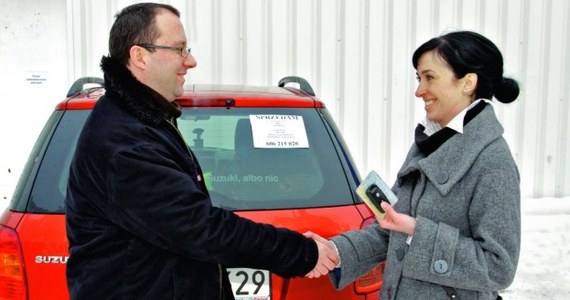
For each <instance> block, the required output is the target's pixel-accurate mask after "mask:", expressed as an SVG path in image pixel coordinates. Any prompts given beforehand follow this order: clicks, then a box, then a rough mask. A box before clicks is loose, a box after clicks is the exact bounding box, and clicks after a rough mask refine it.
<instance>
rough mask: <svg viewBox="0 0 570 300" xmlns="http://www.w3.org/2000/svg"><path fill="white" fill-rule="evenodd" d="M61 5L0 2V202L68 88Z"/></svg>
mask: <svg viewBox="0 0 570 300" xmlns="http://www.w3.org/2000/svg"><path fill="white" fill-rule="evenodd" d="M65 15H66V2H65V0H50V1H44V0H22V1H12V0H0V90H1V91H2V92H1V94H0V202H2V201H6V199H7V198H9V197H10V195H11V192H12V189H13V186H14V184H15V183H16V181H17V177H18V176H19V173H20V172H21V169H22V168H23V165H24V163H25V160H26V159H27V157H28V154H29V152H30V150H31V147H32V146H33V143H34V142H35V138H36V136H37V135H38V134H39V131H40V130H41V128H42V126H43V124H44V123H45V121H46V119H47V117H48V116H49V114H50V113H51V111H52V110H53V108H54V106H55V104H56V103H57V102H58V101H59V100H61V99H63V97H64V96H65V94H66V92H67V90H66V89H67V88H68V70H67V63H68V60H69V59H68V58H69V55H68V53H67V49H68V47H67V42H66V31H67V24H66V18H65Z"/></svg>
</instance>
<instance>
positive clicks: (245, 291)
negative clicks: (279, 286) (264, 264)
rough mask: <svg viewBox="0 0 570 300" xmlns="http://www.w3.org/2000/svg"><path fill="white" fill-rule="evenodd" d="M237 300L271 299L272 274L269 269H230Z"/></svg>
mask: <svg viewBox="0 0 570 300" xmlns="http://www.w3.org/2000/svg"><path fill="white" fill-rule="evenodd" d="M228 273H229V277H230V282H231V284H232V290H233V291H234V297H235V298H236V300H271V274H270V273H269V271H267V270H256V269H247V268H231V269H228Z"/></svg>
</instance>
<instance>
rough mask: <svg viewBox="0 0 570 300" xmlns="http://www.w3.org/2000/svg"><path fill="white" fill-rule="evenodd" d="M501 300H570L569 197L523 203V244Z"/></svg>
mask: <svg viewBox="0 0 570 300" xmlns="http://www.w3.org/2000/svg"><path fill="white" fill-rule="evenodd" d="M501 295H502V296H503V298H504V299H516V300H534V299H549V300H558V299H560V300H562V299H564V300H566V299H570V197H566V198H540V199H523V201H522V242H521V255H520V260H519V265H518V269H517V274H516V276H515V281H514V282H513V284H512V285H511V286H510V287H509V288H507V289H506V290H505V291H503V292H502V293H501Z"/></svg>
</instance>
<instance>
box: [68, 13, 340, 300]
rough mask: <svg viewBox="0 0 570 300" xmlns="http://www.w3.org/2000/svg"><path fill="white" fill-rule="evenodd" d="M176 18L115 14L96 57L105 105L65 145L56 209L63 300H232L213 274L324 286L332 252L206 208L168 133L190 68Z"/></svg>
mask: <svg viewBox="0 0 570 300" xmlns="http://www.w3.org/2000/svg"><path fill="white" fill-rule="evenodd" d="M187 47H188V45H187V39H186V33H185V31H184V28H183V26H182V23H181V21H180V19H179V12H178V11H177V10H176V9H175V8H173V7H171V6H168V5H162V4H154V3H141V4H135V5H132V6H129V7H126V8H125V9H123V10H122V11H121V12H120V13H119V14H118V15H117V17H116V20H115V23H114V24H113V27H112V28H111V32H110V40H109V56H107V57H103V59H102V61H101V68H102V70H103V72H104V76H105V86H106V94H105V96H104V97H102V98H101V99H100V100H99V101H98V103H97V104H96V106H95V107H94V109H93V111H92V113H91V115H90V117H89V119H88V120H87V122H86V124H85V127H84V128H83V131H82V133H81V136H80V138H79V141H78V144H77V150H76V153H75V157H74V159H73V162H72V164H71V168H70V175H69V184H68V191H67V198H66V226H67V235H68V239H69V252H70V257H69V260H68V262H67V281H68V287H69V292H70V297H71V299H82V300H84V299H208V300H210V299H233V294H232V291H231V286H230V283H229V280H228V276H227V272H226V269H225V268H224V266H226V265H229V266H239V267H251V268H262V269H268V270H270V271H272V272H274V273H276V274H278V275H280V276H283V277H294V276H303V275H305V274H307V273H309V272H311V274H315V273H318V274H325V273H327V272H328V270H329V269H331V268H333V267H334V265H335V263H334V262H333V261H332V260H331V258H332V257H335V254H334V253H332V251H331V250H330V249H329V248H327V247H325V246H323V245H322V243H320V242H319V243H316V242H315V241H313V240H312V239H309V238H306V237H304V236H303V235H301V234H299V233H296V232H293V231H290V230H288V229H284V228H275V227H272V226H270V225H266V224H257V223H254V222H252V221H250V220H247V219H244V218H240V217H238V216H237V215H235V214H233V213H232V212H229V211H226V210H223V209H220V208H216V207H212V205H211V202H210V198H209V196H208V192H207V190H206V187H205V185H204V181H203V179H202V178H203V177H202V172H201V169H200V166H199V164H198V162H197V161H196V159H195V157H194V156H193V154H192V152H191V151H190V149H189V148H188V147H187V146H186V144H185V143H184V141H183V139H182V137H181V136H180V134H179V132H178V130H177V128H176V118H177V117H178V116H179V115H180V108H179V107H178V106H177V105H176V104H175V102H173V101H174V99H175V97H176V96H180V95H182V93H183V84H184V76H185V75H186V72H187V71H188V69H191V68H194V67H196V60H195V59H194V57H193V56H192V54H191V53H190V50H189V49H187Z"/></svg>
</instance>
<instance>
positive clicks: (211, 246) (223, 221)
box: [108, 144, 318, 277]
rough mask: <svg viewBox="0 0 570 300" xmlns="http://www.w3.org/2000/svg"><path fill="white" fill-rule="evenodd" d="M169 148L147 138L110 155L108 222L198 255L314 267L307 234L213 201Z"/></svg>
mask: <svg viewBox="0 0 570 300" xmlns="http://www.w3.org/2000/svg"><path fill="white" fill-rule="evenodd" d="M171 153H172V151H165V150H164V149H163V148H162V147H160V146H155V145H152V144H147V145H139V146H137V147H132V148H129V149H123V150H122V151H119V152H117V153H116V154H115V155H114V156H113V157H112V159H111V166H112V168H113V170H111V172H109V174H110V175H109V179H108V180H109V182H110V184H109V186H110V189H111V191H110V194H111V195H112V199H111V205H110V211H109V212H108V213H109V216H110V218H111V219H112V220H113V222H115V223H117V224H119V226H121V227H122V228H123V229H125V230H127V231H129V232H131V233H132V234H133V235H135V236H138V237H139V238H141V239H144V240H146V241H147V242H148V243H150V244H152V245H154V246H156V247H159V248H163V249H165V250H168V251H172V252H176V253H179V254H182V255H187V256H189V257H192V258H193V259H197V260H203V261H211V262H215V263H220V264H223V265H230V266H241V267H250V268H262V269H268V270H270V271H272V272H274V273H276V274H278V275H280V276H283V277H293V276H303V275H305V274H306V273H308V272H309V271H311V270H312V269H313V267H314V266H315V264H316V261H317V258H318V250H317V246H316V243H315V242H314V241H313V240H311V239H308V238H305V237H304V236H303V235H301V234H300V233H297V232H294V231H291V230H288V229H285V228H275V227H273V226H271V225H268V224H259V223H255V222H253V221H251V220H248V219H245V218H241V217H239V216H237V215H236V214H234V213H232V212H230V211H227V210H224V209H221V208H217V207H213V206H212V204H211V201H210V199H209V196H208V195H207V193H206V192H204V191H203V190H202V189H201V188H200V186H199V182H198V179H197V171H196V170H197V166H196V165H194V164H193V163H192V162H191V160H190V159H189V158H184V157H183V155H180V157H172V154H171ZM185 159H187V161H186V163H181V161H184V160H185ZM141 174H144V176H141Z"/></svg>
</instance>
